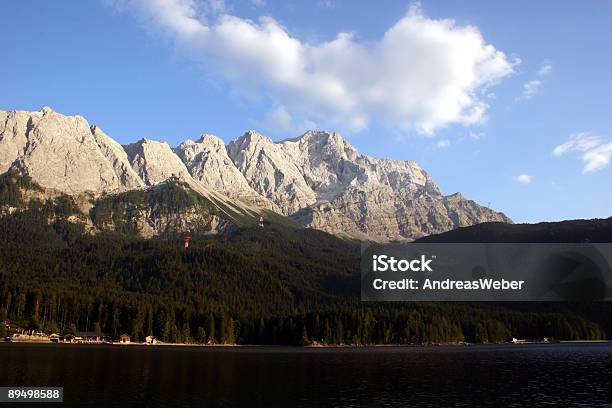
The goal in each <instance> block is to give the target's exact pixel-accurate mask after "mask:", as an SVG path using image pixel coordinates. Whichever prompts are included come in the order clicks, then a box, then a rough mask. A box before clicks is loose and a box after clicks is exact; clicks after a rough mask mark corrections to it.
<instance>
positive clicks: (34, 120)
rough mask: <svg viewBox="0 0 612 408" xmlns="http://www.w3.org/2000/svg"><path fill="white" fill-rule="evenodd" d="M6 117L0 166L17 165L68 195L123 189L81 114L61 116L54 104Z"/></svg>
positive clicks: (45, 183)
mask: <svg viewBox="0 0 612 408" xmlns="http://www.w3.org/2000/svg"><path fill="white" fill-rule="evenodd" d="M2 116H3V117H5V118H6V119H5V121H4V123H3V127H2V128H0V134H1V137H2V146H1V148H2V154H1V157H2V158H1V160H0V163H1V166H2V170H5V171H6V170H7V166H9V167H15V168H18V169H20V170H22V171H24V172H25V173H27V174H28V175H29V176H30V177H32V179H34V180H35V181H36V182H38V183H39V184H41V185H43V186H45V187H48V188H53V189H57V190H60V191H63V192H67V193H80V192H84V191H92V192H102V191H115V190H119V189H120V188H121V187H122V184H121V180H119V178H118V177H117V175H116V174H115V171H114V169H113V167H112V166H111V164H110V163H109V162H108V160H107V159H106V158H105V157H104V155H103V154H102V152H101V151H100V148H99V147H98V144H97V143H96V140H95V138H94V137H93V135H92V133H91V130H90V127H89V124H88V123H87V121H86V120H85V119H84V118H83V117H81V116H64V115H60V114H58V113H56V112H54V111H53V110H51V109H50V108H43V109H42V110H41V111H40V112H3V114H2ZM5 148H6V150H5ZM9 163H10V164H9Z"/></svg>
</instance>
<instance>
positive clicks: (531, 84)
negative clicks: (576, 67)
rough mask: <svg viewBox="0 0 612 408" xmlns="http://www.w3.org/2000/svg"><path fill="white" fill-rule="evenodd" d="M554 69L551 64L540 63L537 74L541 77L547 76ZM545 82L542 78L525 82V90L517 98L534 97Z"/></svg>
mask: <svg viewBox="0 0 612 408" xmlns="http://www.w3.org/2000/svg"><path fill="white" fill-rule="evenodd" d="M552 69H553V67H552V65H551V64H549V63H543V64H542V65H540V68H539V69H538V71H537V76H538V77H540V78H542V77H545V76H546V75H548V74H550V73H551V72H552ZM543 84H544V81H542V79H532V80H531V81H527V82H525V83H524V84H523V92H522V93H521V96H520V97H519V98H517V100H521V99H531V98H533V97H534V96H536V95H537V94H538V93H540V88H541V87H542V85H543Z"/></svg>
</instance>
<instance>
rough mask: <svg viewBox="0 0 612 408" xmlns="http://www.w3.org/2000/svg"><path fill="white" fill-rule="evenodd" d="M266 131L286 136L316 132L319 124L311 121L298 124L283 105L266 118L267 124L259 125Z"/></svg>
mask: <svg viewBox="0 0 612 408" xmlns="http://www.w3.org/2000/svg"><path fill="white" fill-rule="evenodd" d="M259 125H261V126H263V127H264V128H265V129H266V130H268V131H270V132H272V133H274V134H281V135H282V134H284V135H285V136H286V135H287V134H288V133H289V134H291V133H296V132H302V133H303V132H306V131H307V130H316V129H317V124H316V123H315V122H313V121H311V120H304V121H302V122H298V123H296V121H295V120H294V118H293V116H291V113H289V111H288V110H287V108H285V106H283V105H279V106H277V107H276V108H275V109H273V110H272V111H271V112H270V113H269V114H268V117H267V118H266V120H265V122H263V123H259Z"/></svg>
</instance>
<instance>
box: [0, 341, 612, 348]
mask: <svg viewBox="0 0 612 408" xmlns="http://www.w3.org/2000/svg"><path fill="white" fill-rule="evenodd" d="M2 343H4V344H47V345H50V344H57V345H58V346H111V347H113V346H115V347H116V346H124V347H135V348H136V347H143V348H147V347H183V348H184V347H187V348H234V347H236V348H274V349H283V348H295V349H298V348H299V349H375V348H378V349H384V348H402V347H404V348H434V347H436V348H438V347H439V348H459V347H473V346H477V347H478V346H517V347H518V346H530V345H531V346H533V345H539V346H548V345H558V344H612V340H560V341H551V342H522V343H512V342H507V343H429V344H366V345H357V344H326V345H321V344H317V345H305V346H299V345H291V344H282V345H279V344H198V343H193V344H190V343H161V342H160V343H156V344H147V343H135V342H130V343H119V342H114V343H103V342H81V343H76V342H75V343H69V342H60V343H56V342H51V341H43V340H41V341H33V340H30V341H4V342H0V344H2Z"/></svg>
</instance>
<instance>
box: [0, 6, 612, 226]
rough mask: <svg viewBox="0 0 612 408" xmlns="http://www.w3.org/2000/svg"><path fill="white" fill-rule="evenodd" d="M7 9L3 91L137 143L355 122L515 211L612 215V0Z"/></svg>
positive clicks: (375, 148) (353, 132) (365, 148)
mask: <svg viewBox="0 0 612 408" xmlns="http://www.w3.org/2000/svg"><path fill="white" fill-rule="evenodd" d="M2 14H3V17H4V18H3V31H4V33H5V37H4V41H3V42H2V45H0V47H2V50H3V55H4V56H5V58H4V61H3V63H2V64H0V76H1V77H2V78H3V87H2V93H1V94H0V109H23V110H38V109H40V108H41V107H42V106H45V105H48V106H51V107H52V108H53V109H55V110H57V111H59V112H61V113H64V114H81V115H83V116H85V117H86V118H87V119H88V120H89V122H90V123H95V124H98V125H99V126H100V127H101V128H102V129H104V131H105V132H106V133H108V134H109V135H111V136H112V137H114V138H115V139H116V140H118V141H119V142H121V143H128V142H132V141H135V140H137V139H139V138H141V137H148V138H152V139H158V140H165V141H167V142H168V143H170V144H171V145H173V146H174V145H176V144H178V143H179V142H180V141H182V140H184V139H187V138H191V139H195V138H197V137H198V136H199V135H200V134H202V133H213V134H217V135H219V136H221V137H222V138H223V139H225V140H226V141H229V140H231V139H234V138H236V137H238V136H240V135H241V134H242V133H244V131H246V130H248V129H256V130H258V131H260V132H261V133H263V134H266V135H268V136H270V137H272V138H273V139H276V140H280V139H284V138H286V137H293V136H296V135H298V134H300V133H302V132H303V131H304V130H306V129H309V128H317V129H327V130H339V131H341V132H342V133H343V135H344V136H345V137H346V138H347V139H348V140H349V141H350V142H351V143H352V144H353V145H355V147H356V148H357V149H359V150H360V151H361V152H362V153H365V154H369V155H372V156H377V157H390V158H394V159H414V160H417V161H418V162H419V164H420V165H421V166H422V167H423V168H424V169H426V170H427V171H428V172H429V173H430V174H431V175H432V176H433V177H434V179H435V180H436V181H437V182H438V184H439V185H440V186H441V188H442V190H443V191H444V192H445V193H446V194H451V193H454V192H456V191H461V192H462V193H463V194H464V195H465V196H466V197H468V198H471V199H474V200H476V201H478V202H480V203H482V204H484V205H490V206H491V207H492V208H494V209H496V210H500V211H504V212H505V213H506V214H507V215H508V216H510V217H511V218H512V219H513V220H515V221H516V222H537V221H544V220H560V219H572V218H594V217H609V216H611V215H612V210H611V207H612V206H611V205H610V203H612V188H611V183H610V180H611V179H612V177H611V175H612V165H609V164H608V163H609V161H610V159H611V157H612V102H611V97H612V82H611V81H610V79H609V76H610V72H612V52H611V50H612V48H611V47H612V25H611V24H609V22H610V21H611V20H612V3H611V2H604V1H587V2H580V3H576V2H558V1H539V2H531V1H514V2H506V3H502V2H489V1H482V2H479V1H472V2H456V1H422V2H421V3H410V2H406V1H385V2H384V3H383V5H380V4H378V5H376V4H374V2H369V1H350V2H349V1H346V0H327V1H316V0H315V1H312V2H303V1H283V2H276V1H272V0H266V1H263V0H259V1H254V0H240V1H238V0H237V1H231V0H226V1H225V2H223V1H220V0H214V1H213V0H207V1H195V0H150V1H144V0H103V1H100V2H96V1H76V0H75V1H61V0H60V1H54V2H41V1H19V2H9V3H6V4H3V8H2ZM450 20H453V21H450ZM341 33H343V34H341Z"/></svg>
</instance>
